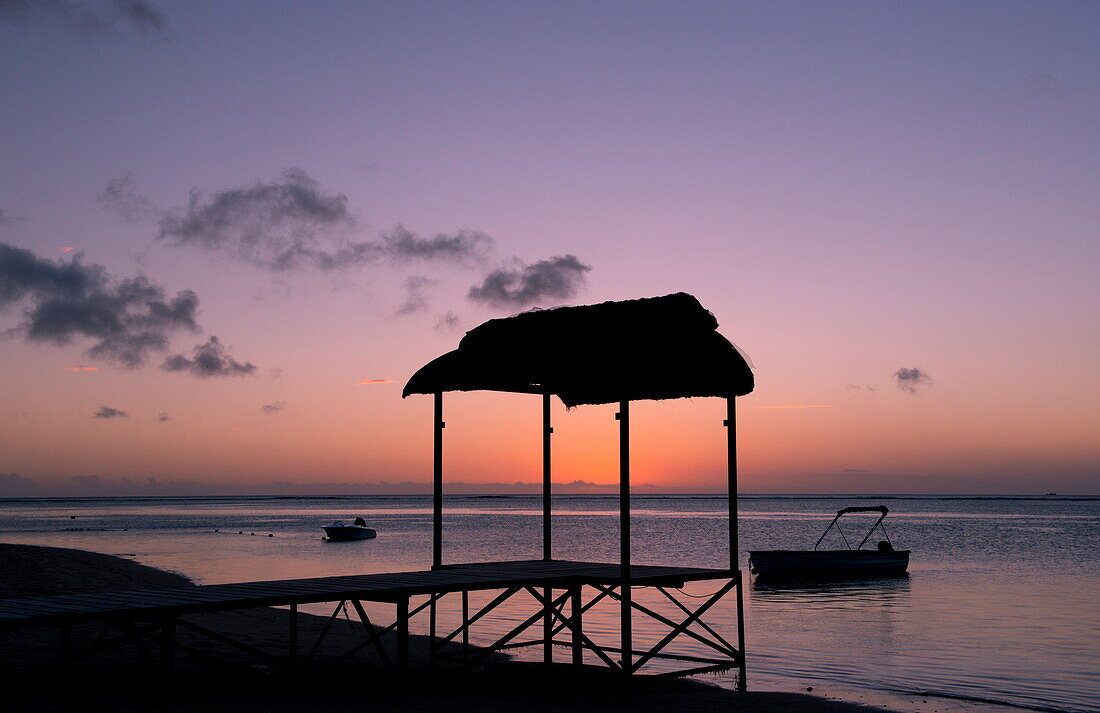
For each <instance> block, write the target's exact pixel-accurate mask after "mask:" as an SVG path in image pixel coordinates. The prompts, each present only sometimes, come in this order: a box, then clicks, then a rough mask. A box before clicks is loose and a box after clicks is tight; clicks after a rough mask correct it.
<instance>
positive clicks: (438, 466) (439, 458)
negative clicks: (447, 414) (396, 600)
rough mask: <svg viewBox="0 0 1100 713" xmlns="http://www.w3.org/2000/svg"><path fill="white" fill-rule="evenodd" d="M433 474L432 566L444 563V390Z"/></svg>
mask: <svg viewBox="0 0 1100 713" xmlns="http://www.w3.org/2000/svg"><path fill="white" fill-rule="evenodd" d="M434 421H435V424H434V430H435V438H434V441H433V451H434V456H435V457H434V462H433V469H432V470H433V474H432V568H433V569H434V568H436V567H440V566H442V565H443V429H444V427H445V426H446V424H445V423H443V392H441V391H437V392H436V393H435V417H434Z"/></svg>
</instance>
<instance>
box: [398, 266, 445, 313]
mask: <svg viewBox="0 0 1100 713" xmlns="http://www.w3.org/2000/svg"><path fill="white" fill-rule="evenodd" d="M437 284H439V280H433V279H431V278H428V277H424V276H422V275H412V276H411V277H408V278H406V279H405V282H403V283H402V285H401V289H402V290H404V292H405V300H404V301H403V302H402V303H401V306H400V307H398V308H397V314H399V315H406V314H415V313H416V312H424V311H426V310H427V309H428V289H429V288H430V287H433V286H435V285H437Z"/></svg>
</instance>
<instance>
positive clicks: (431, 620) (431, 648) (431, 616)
mask: <svg viewBox="0 0 1100 713" xmlns="http://www.w3.org/2000/svg"><path fill="white" fill-rule="evenodd" d="M428 596H429V597H431V604H429V605H428V665H429V666H435V600H436V596H435V593H432V594H429V595H428Z"/></svg>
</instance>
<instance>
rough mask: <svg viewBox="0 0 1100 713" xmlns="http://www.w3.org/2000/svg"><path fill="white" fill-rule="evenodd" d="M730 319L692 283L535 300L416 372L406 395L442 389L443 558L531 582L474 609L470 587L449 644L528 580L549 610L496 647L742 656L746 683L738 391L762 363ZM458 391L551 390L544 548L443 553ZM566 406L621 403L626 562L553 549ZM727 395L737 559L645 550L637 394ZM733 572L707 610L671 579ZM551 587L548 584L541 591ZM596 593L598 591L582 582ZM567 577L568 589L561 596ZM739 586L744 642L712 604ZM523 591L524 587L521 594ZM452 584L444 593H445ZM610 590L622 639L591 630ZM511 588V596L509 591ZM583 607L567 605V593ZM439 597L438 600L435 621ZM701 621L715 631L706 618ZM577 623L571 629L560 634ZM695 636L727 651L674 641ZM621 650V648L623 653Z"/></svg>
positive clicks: (637, 660)
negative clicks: (503, 556) (556, 410)
mask: <svg viewBox="0 0 1100 713" xmlns="http://www.w3.org/2000/svg"><path fill="white" fill-rule="evenodd" d="M717 328H718V322H717V320H716V319H715V318H714V316H713V315H712V314H711V313H710V312H708V311H707V310H706V309H704V308H703V306H702V305H701V304H700V303H699V301H698V300H697V299H696V298H695V297H693V296H691V295H689V294H686V293H682V292H681V293H676V294H671V295H666V296H663V297H653V298H648V299H639V300H630V301H623V302H604V303H602V304H596V305H587V306H580V307H561V308H557V309H549V310H533V311H529V312H524V313H521V314H518V315H515V316H513V317H507V318H503V319H493V320H490V321H488V322H485V323H484V324H481V325H480V326H478V327H476V328H474V329H472V330H470V331H469V332H467V333H466V335H465V337H463V338H462V340H461V341H460V342H459V345H458V348H457V349H455V350H454V351H451V352H448V353H446V354H444V355H442V356H440V357H438V358H436V359H434V360H432V361H431V362H429V363H427V364H426V365H424V366H423V367H421V368H420V369H419V370H418V371H417V372H416V373H415V374H413V376H412V378H410V379H409V381H408V383H407V384H406V385H405V389H404V391H403V394H402V395H403V396H405V397H407V396H409V395H412V394H431V395H432V396H433V397H434V401H435V409H434V419H433V429H434V441H433V442H434V454H433V455H434V473H433V499H432V511H433V512H432V522H433V528H432V570H433V571H455V572H456V573H457V572H458V571H462V572H465V573H473V572H475V571H479V572H480V571H483V572H485V573H486V574H487V575H488V574H491V575H493V576H497V577H499V576H503V575H505V574H510V573H514V574H515V575H517V577H519V578H520V579H521V580H523V581H518V580H517V584H516V586H513V587H510V588H509V589H507V590H506V591H505V592H504V593H503V594H502V595H501V596H500V597H497V598H496V599H494V600H493V601H492V602H491V603H490V604H489V605H487V608H486V609H483V610H482V611H481V612H479V613H477V614H475V615H474V616H473V617H472V618H471V617H470V616H469V612H468V602H467V599H466V593H465V592H463V624H462V627H461V628H460V629H459V630H458V631H456V632H455V633H453V634H451V636H449V637H446V638H444V639H443V642H444V643H445V642H446V641H448V640H451V639H453V638H454V637H455V636H457V635H458V634H459V633H461V635H462V637H463V640H466V637H467V635H468V629H469V625H470V624H471V623H472V622H473V621H476V620H477V619H479V618H480V617H481V616H483V615H484V614H485V613H486V612H487V609H491V608H495V607H496V606H498V605H499V604H500V603H502V602H503V601H505V600H506V599H507V598H508V597H510V596H511V595H512V594H514V593H516V592H519V591H527V592H528V593H529V594H531V596H533V597H534V598H535V599H536V601H538V602H539V604H540V605H541V610H540V611H539V612H537V613H536V614H535V615H534V616H533V617H531V618H529V619H528V620H527V621H525V622H524V623H522V624H520V625H519V626H517V627H516V628H515V629H513V630H512V631H511V632H509V634H508V635H506V636H505V637H502V638H501V640H499V641H498V642H497V643H496V644H494V645H493V646H491V647H488V648H487V649H485V650H484V651H483V654H484V655H488V653H490V652H491V651H494V650H498V649H500V648H515V647H518V646H523V645H538V644H542V646H543V649H544V659H545V660H546V661H548V662H549V661H552V657H553V653H552V647H553V645H555V644H560V645H565V646H568V647H570V648H571V649H572V657H573V662H574V663H577V664H579V663H581V662H582V660H583V651H585V650H588V651H592V652H593V653H595V654H596V655H597V656H598V657H599V658H600V659H601V660H602V661H603V662H604V663H605V664H607V665H608V666H610V667H612V668H616V669H618V670H620V671H622V672H623V673H624V674H627V675H629V674H633V673H635V672H637V671H638V670H639V669H640V668H641V667H642V666H643V665H645V664H646V663H647V662H649V661H650V660H652V659H654V658H659V659H672V660H678V661H682V662H688V663H691V664H693V666H692V667H690V668H687V669H682V670H679V671H676V672H673V673H678V674H681V675H684V674H689V673H698V672H703V671H716V670H723V669H729V668H733V667H737V668H738V669H739V674H740V675H739V685H740V687H741V688H743V687H744V684H745V658H744V615H743V611H744V600H743V577H742V574H741V571H740V569H739V566H738V540H737V538H738V533H737V436H736V422H735V411H736V409H735V401H736V398H737V397H738V396H744V395H745V394H748V393H749V392H751V391H752V390H753V386H754V380H753V374H752V371H751V370H750V368H749V365H748V364H747V363H746V361H745V359H744V357H743V356H742V355H741V353H740V352H739V351H738V350H737V348H736V347H734V346H733V344H731V343H730V341H729V340H727V339H726V338H725V337H724V336H722V335H721V334H719V333H718V331H717ZM452 391H502V392H511V393H524V394H533V395H539V396H541V398H542V517H543V520H542V539H543V543H542V549H543V556H542V559H541V560H532V561H513V562H498V563H467V564H444V561H443V487H444V481H443V429H444V427H445V423H444V421H443V394H444V393H445V392H452ZM553 396H557V397H558V398H559V399H560V400H561V401H562V403H564V404H565V406H567V407H569V408H573V407H575V406H581V405H589V404H611V403H617V404H618V405H619V410H618V413H617V414H616V415H615V418H616V419H617V420H618V421H619V537H620V556H619V561H618V562H617V563H595V562H574V561H568V560H555V559H554V558H553V557H552V552H551V505H552V501H551V492H550V491H551V465H552V449H551V438H552V435H553V433H554V429H553V427H552V425H551V419H550V413H551V409H550V406H551V397H553ZM685 397H717V398H723V399H725V400H726V404H727V407H726V419H725V421H724V425H725V427H726V433H727V464H728V466H727V481H728V505H729V567H728V568H726V569H704V568H698V567H691V566H677V567H654V566H640V565H633V564H632V563H631V548H630V402H631V401H637V400H650V399H675V398H685ZM701 580H726V582H725V584H724V585H723V586H722V587H720V588H719V590H718V591H717V592H715V593H714V594H713V595H711V596H709V597H708V598H706V599H705V601H703V603H702V604H701V605H700V606H698V607H696V608H695V609H694V610H692V609H689V608H688V607H687V606H686V605H685V604H684V603H683V602H681V601H679V600H678V599H676V598H675V597H674V595H673V594H672V593H670V592H669V591H668V588H669V587H676V586H682V585H683V583H685V582H688V581H701ZM540 587H541V589H542V591H541V592H540V591H539V588H540ZM584 587H589V588H590V589H591V590H593V591H594V592H595V593H594V595H593V597H592V599H590V600H589V601H588V602H587V603H584V602H582V591H583V588H584ZM632 587H655V588H656V589H657V590H658V591H660V592H661V593H662V594H663V595H664V596H665V597H666V598H667V599H669V600H670V601H671V602H672V603H673V604H675V605H676V606H677V608H678V609H679V610H680V611H681V612H682V613H683V614H685V615H686V618H685V619H683V620H681V621H679V622H676V621H673V620H671V619H669V618H668V617H665V616H663V615H662V614H660V613H659V612H657V611H655V610H653V609H652V608H650V607H647V606H645V605H644V604H642V603H640V602H637V601H634V598H633V597H632V594H631V588H632ZM556 589H562V590H564V592H563V593H562V594H561V595H559V596H557V597H556V598H555V595H554V592H555V590H556ZM731 590H734V591H735V593H736V602H737V629H738V630H737V645H736V646H733V645H731V644H730V643H729V642H728V641H727V640H726V639H724V638H723V637H722V636H721V635H720V634H719V633H718V632H717V631H715V630H714V629H713V628H712V627H710V626H709V625H707V624H706V623H705V622H703V621H702V619H701V617H702V615H703V613H705V612H706V611H707V610H708V609H710V608H711V607H712V606H713V605H714V604H715V603H717V602H718V601H719V600H721V599H722V598H723V597H724V596H725V595H726V594H727V593H729V592H730V591H731ZM510 592H511V594H510ZM440 596H442V595H440ZM604 598H610V599H611V600H613V601H618V602H619V605H620V630H619V633H620V645H619V646H618V647H609V646H600V645H597V644H595V643H594V642H593V641H592V640H591V639H590V638H589V637H588V636H586V635H585V634H584V631H583V616H582V615H583V613H584V612H585V611H587V610H588V609H590V608H591V607H592V606H594V605H595V604H596V603H597V602H598V601H600V600H602V599H604ZM498 600H499V601H498ZM567 601H569V602H570V604H571V612H570V614H569V615H568V616H567V615H566V614H565V606H566V602H567ZM435 602H436V598H435V597H433V598H432V599H431V602H430V617H431V630H432V634H433V635H434V633H435V621H436V616H435ZM634 611H638V612H641V613H642V614H645V615H646V616H648V617H650V618H651V619H654V620H656V621H658V622H661V623H662V624H664V625H666V626H668V627H670V629H671V630H670V631H669V632H668V634H666V635H665V636H664V637H663V638H662V639H661V640H660V641H659V642H658V644H657V645H655V646H653V647H651V648H650V649H648V650H646V651H636V650H635V649H634V648H633V623H632V612H634ZM540 617H541V618H542V619H543V629H544V630H543V638H542V639H540V640H537V641H530V642H523V643H519V644H517V643H511V641H512V639H514V638H516V637H517V636H518V635H519V634H521V633H522V632H523V631H525V630H526V629H527V628H529V627H530V626H531V625H532V624H533V623H534V622H536V621H537V620H538V618H540ZM696 624H697V625H698V627H699V628H701V630H702V631H697V630H696V629H693V628H692V626H693V625H696ZM565 630H568V631H569V633H570V634H571V635H572V636H571V639H569V640H565V641H563V640H557V639H555V638H554V637H555V636H556V635H557V634H558V633H560V632H562V631H565ZM679 636H687V637H690V638H692V639H693V640H695V641H696V642H697V643H702V644H704V645H705V646H707V647H708V648H710V649H712V650H714V651H716V652H717V653H718V654H721V655H722V658H714V657H713V656H712V657H700V656H687V655H677V654H670V653H666V652H665V651H664V649H665V647H666V646H667V645H668V644H669V643H671V642H672V641H673V640H674V639H676V638H677V637H679ZM609 653H617V654H619V660H618V661H616V660H614V659H613V658H612V657H611V656H609V655H608V654H609Z"/></svg>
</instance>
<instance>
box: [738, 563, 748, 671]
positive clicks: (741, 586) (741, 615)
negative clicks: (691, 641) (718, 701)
mask: <svg viewBox="0 0 1100 713" xmlns="http://www.w3.org/2000/svg"><path fill="white" fill-rule="evenodd" d="M737 651H738V652H739V653H740V654H741V665H740V666H738V671H737V673H738V676H737V690H738V691H744V690H746V684H745V671H746V664H745V578H744V576H742V574H741V572H740V570H739V571H738V572H737Z"/></svg>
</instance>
